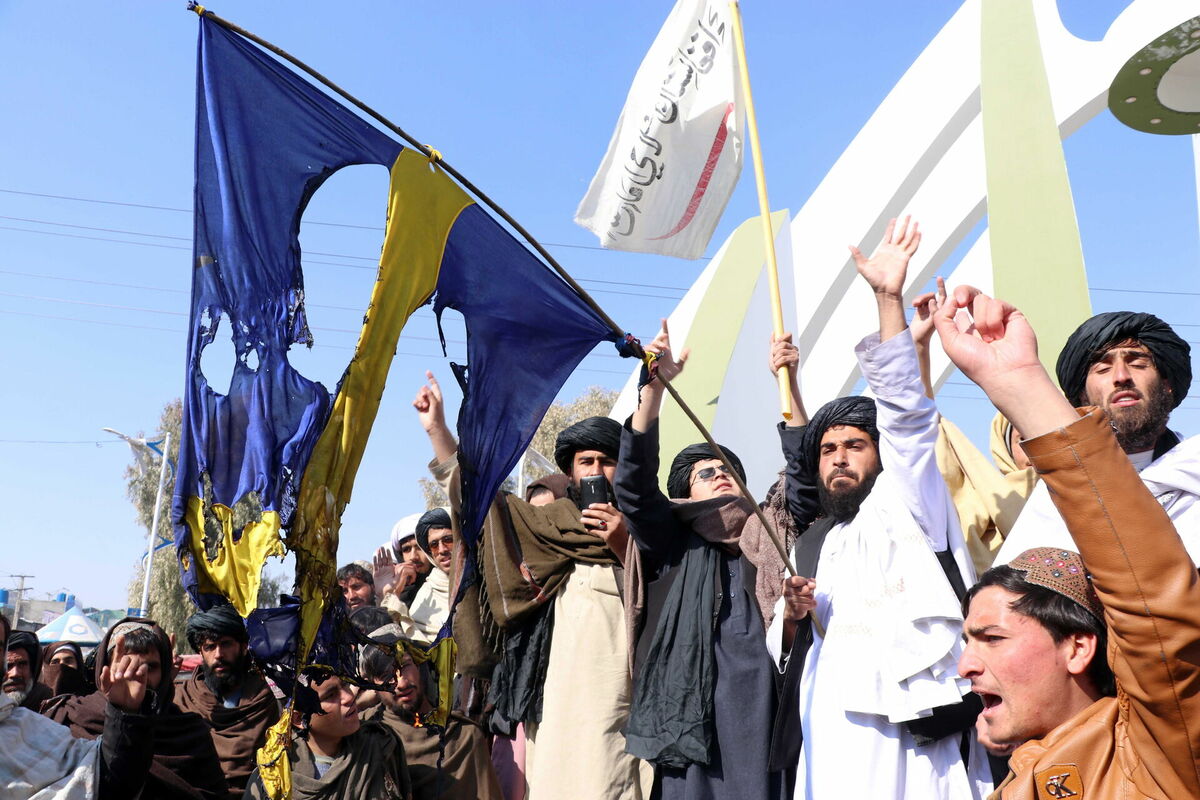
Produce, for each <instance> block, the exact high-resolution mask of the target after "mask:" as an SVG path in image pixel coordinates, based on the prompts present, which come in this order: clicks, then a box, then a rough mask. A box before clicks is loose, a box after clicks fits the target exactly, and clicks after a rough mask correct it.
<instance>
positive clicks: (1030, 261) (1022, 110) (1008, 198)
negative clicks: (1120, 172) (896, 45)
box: [980, 0, 1092, 375]
mask: <svg viewBox="0 0 1200 800" xmlns="http://www.w3.org/2000/svg"><path fill="white" fill-rule="evenodd" d="M982 20H983V25H982V36H983V40H982V65H981V80H980V84H981V100H982V105H983V142H984V154H985V160H986V163H987V194H988V228H989V236H990V237H991V250H992V273H993V276H994V280H995V293H996V296H997V297H1000V298H1003V299H1004V300H1007V301H1009V302H1010V303H1012V304H1013V305H1015V306H1017V308H1019V309H1021V310H1022V311H1023V312H1024V313H1025V316H1026V317H1027V318H1028V319H1029V320H1030V322H1031V323H1032V324H1033V327H1034V330H1036V331H1037V334H1038V345H1039V353H1040V355H1041V358H1042V363H1044V364H1046V366H1047V369H1048V370H1049V371H1050V374H1051V375H1053V374H1054V361H1055V359H1056V358H1058V353H1059V351H1060V350H1061V349H1062V346H1063V344H1064V343H1065V342H1066V340H1067V337H1068V336H1069V335H1070V334H1071V332H1072V331H1073V330H1075V328H1076V327H1077V326H1078V325H1079V324H1080V323H1081V322H1083V321H1084V320H1085V319H1087V318H1088V317H1090V316H1091V314H1092V311H1091V301H1090V299H1089V297H1088V288H1087V273H1086V272H1085V270H1084V265H1083V248H1082V246H1081V245H1080V241H1079V225H1078V223H1077V222H1076V219H1075V204H1074V201H1073V200H1072V198H1071V184H1070V180H1069V179H1068V177H1067V162H1066V159H1065V158H1064V157H1063V149H1062V139H1061V138H1060V136H1059V132H1058V125H1057V123H1056V122H1055V118H1054V107H1053V105H1052V103H1051V99H1050V84H1049V81H1048V80H1047V79H1046V68H1045V64H1044V62H1043V60H1042V48H1041V43H1040V42H1039V40H1038V33H1037V22H1036V20H1035V18H1034V13H1033V2H1032V0H983V8H982Z"/></svg>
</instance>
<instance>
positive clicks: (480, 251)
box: [173, 16, 615, 659]
mask: <svg viewBox="0 0 1200 800" xmlns="http://www.w3.org/2000/svg"><path fill="white" fill-rule="evenodd" d="M352 164H379V165H381V166H383V167H385V168H387V169H388V170H389V171H390V175H391V179H390V187H389V196H388V197H387V198H386V200H385V198H383V197H381V198H380V206H381V208H382V207H383V205H384V203H385V202H386V209H387V225H386V233H385V238H384V243H383V249H382V255H381V257H380V263H379V274H378V279H377V281H376V283H375V286H374V289H373V291H372V294H371V298H370V302H369V305H367V308H366V313H365V317H364V323H363V328H362V332H361V334H360V336H359V340H358V344H357V346H356V348H355V352H354V356H353V358H352V359H351V361H350V363H349V365H348V366H347V367H346V371H345V373H344V374H343V375H342V378H341V380H340V382H339V383H338V386H337V388H336V391H334V392H333V393H332V394H331V393H330V392H329V390H328V389H327V388H326V387H324V386H322V385H321V384H320V383H317V382H314V381H311V380H309V379H308V378H306V377H304V376H303V375H301V374H300V373H299V372H297V371H296V370H295V369H294V368H292V366H291V365H290V364H289V363H288V357H287V354H288V348H289V347H291V346H293V345H309V344H311V342H312V336H311V333H310V332H309V329H308V325H307V321H306V318H305V306H304V303H305V297H304V276H303V274H302V272H301V268H300V255H301V251H300V244H299V238H298V236H299V229H300V218H301V216H302V214H303V213H304V209H305V206H306V204H307V203H308V201H309V199H310V198H311V197H312V196H313V194H314V193H315V192H316V191H317V189H318V188H320V186H321V185H322V183H323V182H324V181H325V180H326V179H327V178H329V177H330V176H331V175H332V174H333V173H334V172H336V171H337V170H338V169H341V168H342V167H345V166H348V165H352ZM194 248H195V250H194V264H193V266H194V273H193V277H192V307H191V322H190V326H189V340H188V350H187V383H186V387H185V399H184V403H183V422H182V437H181V441H180V449H179V479H178V481H177V483H176V486H175V496H174V504H173V521H174V525H175V546H176V550H177V552H178V554H179V559H180V566H181V569H182V574H183V578H184V585H185V586H186V587H187V589H188V591H189V593H190V594H191V596H192V598H193V599H194V600H195V601H196V602H197V604H198V605H200V606H201V607H202V608H207V607H209V606H210V605H211V604H212V603H213V602H214V601H215V599H216V598H217V597H218V596H224V597H226V598H228V599H229V600H230V602H232V603H233V605H234V606H235V607H236V608H237V609H238V611H239V612H240V613H241V614H242V615H243V616H245V615H247V614H248V613H249V612H250V611H252V610H253V609H254V608H255V605H256V598H257V595H258V586H259V575H260V573H261V570H262V567H263V564H264V562H265V560H266V558H267V557H268V556H271V555H282V554H283V553H284V552H285V550H284V547H285V544H286V548H287V549H288V550H291V551H293V552H294V553H296V556H297V569H296V572H297V587H296V589H297V594H298V595H299V597H300V600H301V609H302V610H301V612H300V619H301V624H300V642H301V651H300V658H301V659H303V658H304V654H305V653H307V650H308V647H309V646H310V645H311V644H312V642H313V637H314V636H315V633H316V630H317V626H318V623H319V621H320V617H321V613H322V610H323V608H324V606H325V604H326V602H327V601H328V600H329V599H330V597H331V594H332V591H333V589H334V588H335V582H334V574H335V571H336V567H337V562H336V555H337V541H338V530H339V524H340V518H341V514H342V511H343V510H344V509H345V507H346V504H347V503H348V502H349V501H350V493H351V488H352V485H353V482H354V474H355V471H356V470H357V468H358V464H359V462H360V460H361V459H362V455H363V450H364V448H365V446H366V442H367V437H368V435H369V433H370V430H371V425H372V423H373V421H374V419H375V415H376V412H377V410H378V407H379V401H380V398H381V396H382V393H383V388H384V382H385V380H386V377H387V372H388V367H389V365H390V363H391V360H392V356H393V354H394V352H395V348H396V342H397V339H398V337H399V336H400V331H401V329H402V328H403V327H404V324H405V322H406V321H407V319H408V318H409V316H410V315H411V314H412V312H413V311H414V310H415V309H417V308H418V307H420V306H421V305H423V304H425V303H427V302H430V301H431V300H432V301H433V302H434V304H435V310H436V312H437V313H438V314H439V315H440V314H442V313H443V312H444V310H445V309H446V308H450V309H454V310H457V311H458V312H460V313H461V314H462V315H463V317H464V319H465V322H466V329H467V365H466V369H465V371H464V370H460V371H459V372H460V373H465V374H460V379H462V378H465V395H464V400H463V403H462V407H461V410H460V413H459V418H458V431H459V435H460V445H459V449H460V461H461V463H462V464H463V474H464V498H463V509H462V515H461V516H462V520H463V531H464V536H465V537H466V538H467V540H468V543H472V542H473V539H474V535H475V534H476V532H477V531H478V530H479V527H480V525H481V524H482V520H483V516H484V514H485V513H486V511H487V507H488V504H489V502H490V498H492V497H493V496H494V494H495V492H496V491H497V490H498V488H499V486H500V484H501V482H502V481H503V479H504V477H505V476H506V475H507V474H508V473H509V471H510V470H511V469H512V468H513V467H514V466H515V464H516V462H517V460H518V458H519V455H520V453H521V452H522V450H524V448H525V447H526V446H527V445H528V443H529V440H530V439H531V438H532V436H533V433H534V430H535V429H536V427H537V425H538V423H539V422H540V420H541V419H542V416H543V415H544V414H545V411H546V408H547V407H548V406H549V404H550V403H551V401H552V400H553V398H554V396H555V395H556V394H557V392H558V390H559V388H560V387H561V386H562V384H563V382H565V380H566V378H567V377H568V376H569V375H570V373H571V371H572V370H573V369H574V368H575V366H576V365H578V363H579V361H580V360H581V359H582V358H583V357H584V356H585V355H586V354H587V353H588V352H589V351H590V350H591V349H592V348H593V347H595V346H596V345H597V344H598V343H599V342H601V341H602V340H605V339H610V340H611V339H614V338H615V337H614V334H613V332H612V331H611V329H610V328H609V327H608V326H607V325H606V324H605V323H604V322H603V320H602V319H601V318H600V317H599V316H598V315H597V314H596V313H595V312H594V311H593V310H592V309H591V308H589V307H588V306H587V304H586V303H585V302H584V301H583V300H581V299H580V297H579V296H578V295H577V294H576V293H575V292H574V291H573V290H571V289H570V288H569V287H568V286H567V285H566V284H565V283H564V282H563V281H562V280H560V279H559V278H558V277H557V276H556V275H555V274H554V273H553V272H551V271H550V270H549V269H548V268H547V267H546V266H545V265H543V264H542V263H541V262H540V261H539V260H537V259H536V258H535V257H534V256H533V254H532V253H531V252H530V251H529V250H527V249H526V248H525V247H524V246H522V245H521V244H520V243H519V242H518V241H517V240H516V239H514V238H513V237H512V236H511V235H510V234H509V233H508V232H507V231H506V230H505V229H503V228H502V227H501V226H500V225H499V224H498V223H497V222H496V221H495V220H493V219H492V217H490V216H489V215H488V214H487V213H486V212H484V211H483V209H481V208H480V207H479V206H478V205H476V203H475V202H474V201H473V200H472V199H471V198H470V197H468V196H467V194H466V193H465V192H463V190H462V189H460V188H459V187H458V185H457V184H456V183H454V182H453V181H452V180H451V179H450V178H449V177H447V175H446V174H445V173H444V172H443V171H442V170H440V169H439V168H438V167H437V166H436V164H431V163H430V160H429V159H428V158H427V157H426V156H425V155H423V154H422V153H420V152H418V151H415V150H412V149H409V148H406V147H404V146H402V145H401V144H399V143H397V142H396V141H394V140H393V139H392V137H391V136H390V135H389V134H385V133H383V132H381V131H379V130H378V129H376V128H375V127H373V126H372V125H370V124H369V123H367V122H366V121H364V120H363V119H361V118H360V117H358V116H356V115H355V114H353V113H351V112H350V111H349V110H348V109H346V108H345V107H343V106H342V105H340V104H339V103H337V102H336V101H334V100H332V99H331V98H330V97H329V96H327V95H325V94H324V93H323V92H321V91H319V90H318V89H316V88H315V87H314V86H312V85H311V84H309V83H308V82H307V81H305V80H304V79H302V78H301V77H299V76H298V75H297V74H296V73H294V72H292V71H291V70H290V69H288V68H286V67H284V66H283V65H282V64H281V63H279V62H278V61H276V60H275V59H274V58H273V57H271V56H269V55H268V54H267V53H265V52H264V51H263V50H261V49H259V48H258V47H257V46H256V45H254V44H252V43H251V42H249V41H248V40H246V39H244V38H243V37H241V36H239V35H238V34H236V33H233V32H231V31H229V30H227V29H226V28H224V27H222V26H221V25H219V24H218V23H216V22H214V21H212V20H210V19H208V18H205V17H204V16H201V19H200V44H199V58H198V68H197V93H196V187H195V244H194ZM218 335H222V336H224V335H231V336H232V338H233V344H234V348H235V352H236V357H237V361H236V363H235V364H234V367H233V377H232V381H231V383H230V388H229V393H228V394H227V395H222V394H219V393H217V392H216V391H214V390H213V389H212V387H210V386H209V385H208V382H207V381H206V379H205V377H204V374H203V373H202V371H201V368H200V359H201V355H202V353H203V351H204V349H205V347H207V346H208V345H210V344H211V343H212V342H213V341H214V338H215V337H216V336H218ZM251 496H253V498H256V499H257V501H258V503H259V504H261V508H262V512H261V515H258V514H255V516H256V519H254V520H253V521H252V522H250V523H249V524H248V525H244V526H241V527H240V529H234V525H233V517H234V514H233V509H234V508H235V507H236V506H237V504H238V503H239V502H244V501H246V500H247V498H250V497H251Z"/></svg>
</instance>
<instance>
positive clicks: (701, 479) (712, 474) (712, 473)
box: [688, 464, 729, 486]
mask: <svg viewBox="0 0 1200 800" xmlns="http://www.w3.org/2000/svg"><path fill="white" fill-rule="evenodd" d="M718 472H720V473H721V474H722V475H728V474H729V468H728V467H726V466H725V465H724V464H721V465H720V466H716V467H705V468H704V469H702V470H700V471H699V472H697V473H696V475H695V477H693V478H692V483H691V484H688V485H689V486H691V485H692V484H695V483H708V482H709V481H711V480H713V479H714V478H716V477H717V473H718Z"/></svg>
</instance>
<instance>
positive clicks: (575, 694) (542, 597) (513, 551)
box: [413, 375, 652, 800]
mask: <svg viewBox="0 0 1200 800" xmlns="http://www.w3.org/2000/svg"><path fill="white" fill-rule="evenodd" d="M428 377H429V383H428V384H427V385H425V386H422V387H421V389H420V391H419V392H418V394H417V397H416V400H415V401H414V402H413V406H414V407H415V408H416V410H417V413H418V415H419V417H420V420H421V424H422V426H423V427H424V428H425V431H426V432H427V433H428V434H429V439H430V444H431V445H432V447H433V453H434V461H433V463H432V464H431V465H430V468H431V470H432V472H433V475H434V477H435V478H436V479H437V480H438V483H439V484H440V485H441V486H442V488H443V489H444V490H445V491H446V495H447V497H449V498H450V507H451V520H452V522H453V524H454V525H455V526H457V525H458V521H457V517H458V504H459V502H460V497H461V488H460V486H461V484H460V476H459V465H458V459H457V457H456V456H457V454H456V449H457V443H456V442H455V441H454V435H453V434H452V433H451V432H450V429H449V427H448V426H447V425H446V420H445V416H444V412H443V404H442V394H441V389H440V387H439V386H438V383H437V381H436V380H435V379H433V377H432V375H429V376H428ZM620 432H621V426H620V425H619V424H618V423H616V422H614V421H613V420H610V419H606V418H604V417H591V418H589V419H585V420H583V421H581V422H578V423H576V424H574V425H572V426H570V427H568V428H567V429H566V430H564V431H562V432H561V433H560V434H559V436H558V440H557V442H556V444H555V448H554V460H555V462H556V463H557V464H558V466H559V468H560V469H561V470H562V471H563V474H564V475H566V476H567V477H568V478H569V479H570V484H569V485H568V487H567V497H564V498H562V499H558V500H554V501H553V502H550V503H548V504H539V505H534V504H531V503H529V502H526V501H525V500H524V499H522V498H519V497H515V496H512V495H508V494H504V493H501V494H499V495H497V497H496V500H495V502H494V503H493V504H492V507H491V509H490V510H489V513H488V516H487V518H486V520H485V522H484V528H483V531H482V532H481V533H480V537H479V541H478V544H477V550H476V556H477V563H478V567H479V572H480V574H481V582H480V583H477V584H475V585H472V586H469V587H467V588H466V589H465V590H464V595H463V600H462V602H461V603H460V604H459V607H458V610H457V611H456V612H455V616H454V639H455V642H456V643H457V645H458V670H459V672H461V673H463V674H464V676H471V677H479V678H487V679H490V681H491V685H490V689H489V691H488V695H487V703H488V705H489V706H491V707H493V708H494V709H495V712H494V713H493V714H492V715H491V716H490V717H489V720H488V721H489V724H491V725H492V726H493V728H494V729H496V730H498V731H501V732H503V733H505V734H506V735H510V736H512V735H515V736H520V735H521V733H520V725H521V724H523V725H524V735H525V770H524V772H525V779H526V782H527V784H528V788H529V797H530V798H532V800H537V798H539V797H572V798H583V799H584V800H587V799H588V798H595V799H596V800H607V799H608V798H615V797H620V798H629V799H630V800H641V798H643V797H646V798H648V797H649V795H650V788H651V787H650V782H651V779H652V773H651V771H650V769H649V767H648V766H647V765H646V764H645V763H643V762H641V761H639V760H638V759H637V758H634V757H633V756H631V755H629V754H628V753H626V752H625V734H624V729H625V724H626V722H627V719H628V713H629V696H630V692H631V682H630V677H629V672H628V667H627V660H628V649H627V639H626V633H625V631H626V628H625V615H624V608H623V606H622V602H621V594H620V589H619V586H620V578H619V577H618V575H619V568H620V556H621V555H622V554H623V553H624V548H625V543H626V541H627V538H628V534H627V532H626V525H625V518H624V516H623V515H622V514H621V512H620V511H618V510H617V508H616V506H615V505H614V504H613V503H612V502H605V503H593V504H591V505H590V506H589V507H588V508H586V509H581V508H580V494H579V491H580V486H581V481H582V480H583V479H584V478H585V477H589V476H602V477H603V478H604V479H605V484H611V482H612V479H613V473H614V471H615V470H616V465H617V452H618V449H619V446H620ZM431 543H432V534H431ZM456 563H458V562H457V561H456Z"/></svg>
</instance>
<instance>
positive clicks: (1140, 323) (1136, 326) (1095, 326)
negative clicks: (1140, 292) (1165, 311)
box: [1054, 311, 1192, 408]
mask: <svg viewBox="0 0 1200 800" xmlns="http://www.w3.org/2000/svg"><path fill="white" fill-rule="evenodd" d="M1130 339H1132V340H1135V341H1138V342H1140V343H1142V344H1143V345H1145V347H1146V349H1147V350H1149V351H1150V353H1151V354H1152V355H1153V356H1154V366H1155V367H1157V368H1158V373H1159V375H1161V376H1162V377H1163V378H1164V379H1165V380H1166V382H1167V383H1168V384H1169V385H1170V386H1171V402H1172V406H1171V407H1172V408H1175V407H1177V406H1178V405H1179V404H1180V403H1182V402H1183V398H1185V397H1187V393H1188V387H1189V386H1190V385H1191V383H1192V359H1191V352H1192V349H1191V347H1190V346H1189V345H1188V343H1187V342H1185V341H1184V340H1183V339H1181V338H1180V337H1179V335H1178V334H1177V333H1175V331H1173V330H1171V326H1169V325H1167V323H1165V322H1163V321H1162V320H1161V319H1159V318H1158V317H1156V316H1154V315H1153V314H1139V313H1136V312H1133V311H1109V312H1107V313H1104V314H1097V315H1096V316H1094V317H1092V318H1091V319H1089V320H1088V321H1087V322H1085V323H1083V324H1082V325H1080V326H1079V327H1078V328H1076V329H1075V332H1074V333H1072V334H1071V335H1070V337H1069V338H1068V339H1067V343H1066V344H1065V345H1063V349H1062V352H1060V353H1059V354H1058V362H1057V363H1056V364H1055V365H1054V371H1055V373H1056V374H1057V375H1058V383H1059V385H1060V386H1062V390H1063V394H1065V395H1066V396H1067V399H1068V400H1070V401H1071V403H1072V404H1073V405H1076V406H1082V405H1087V398H1086V397H1085V396H1084V395H1085V394H1086V392H1085V385H1086V383H1087V374H1088V369H1089V368H1090V367H1091V366H1092V363H1093V362H1094V361H1095V360H1096V359H1097V358H1098V357H1099V355H1100V354H1101V353H1102V352H1103V351H1104V350H1105V348H1107V347H1110V346H1111V345H1114V344H1119V343H1121V342H1124V341H1127V340H1130Z"/></svg>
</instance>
